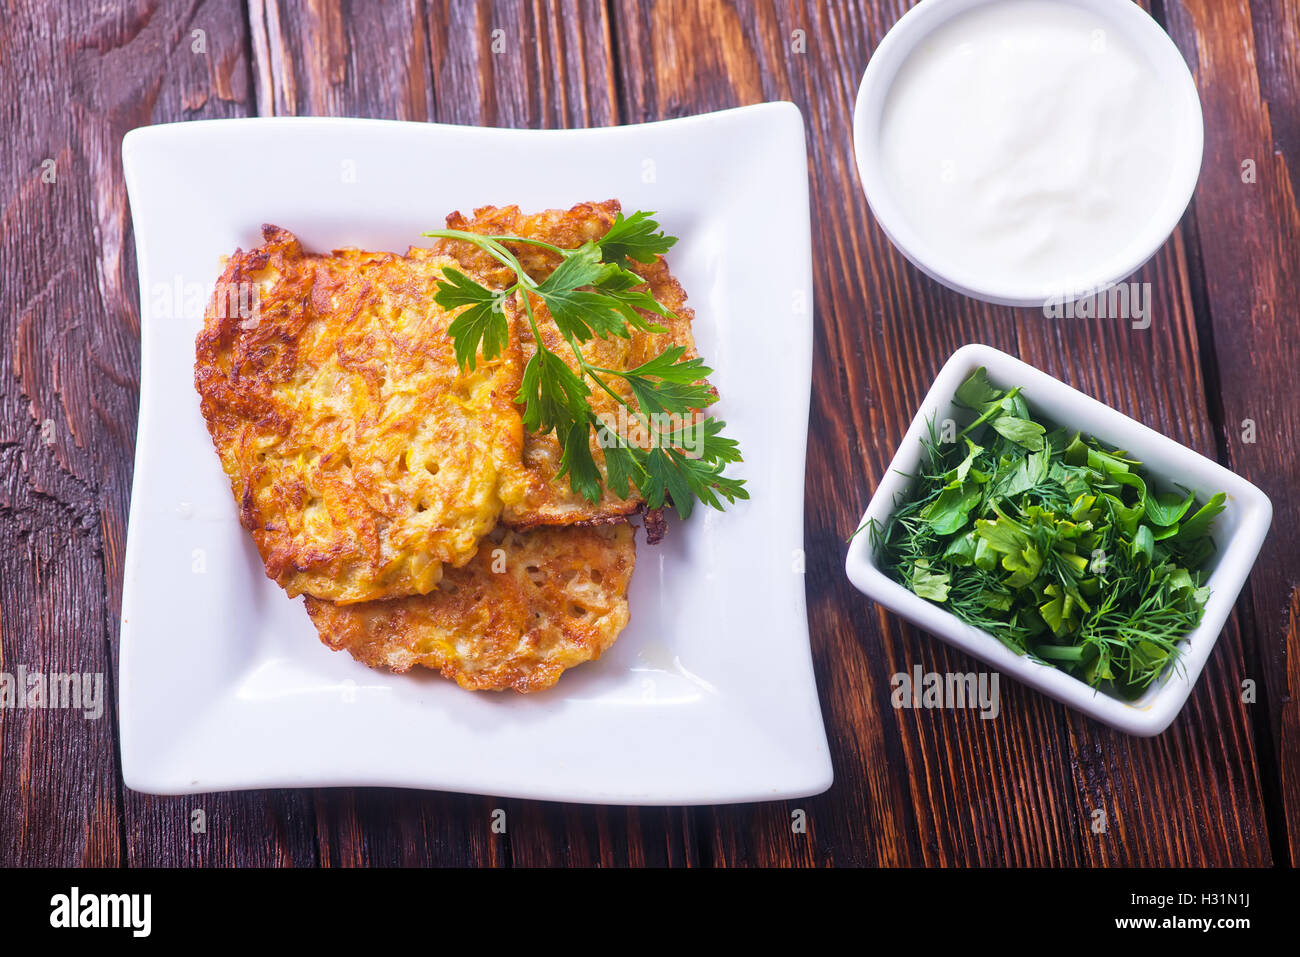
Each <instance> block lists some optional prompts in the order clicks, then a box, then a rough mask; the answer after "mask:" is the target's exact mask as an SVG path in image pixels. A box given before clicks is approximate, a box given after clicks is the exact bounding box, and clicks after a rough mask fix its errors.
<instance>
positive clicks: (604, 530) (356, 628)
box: [306, 522, 636, 691]
mask: <svg viewBox="0 0 1300 957" xmlns="http://www.w3.org/2000/svg"><path fill="white" fill-rule="evenodd" d="M633 535H634V530H633V528H632V526H630V525H628V524H627V523H625V522H622V523H618V524H614V525H602V526H593V527H569V528H558V527H542V528H537V529H534V530H532V531H528V532H516V531H513V530H509V529H506V528H498V529H497V530H496V531H494V532H493V533H492V534H491V535H489V536H488V538H486V539H485V540H484V541H483V545H482V547H481V548H480V549H479V551H478V554H477V555H475V556H474V558H473V559H472V560H471V561H470V562H469V564H467V565H465V566H464V567H462V568H451V569H448V570H447V571H446V573H445V574H444V575H443V578H442V581H441V582H440V583H439V584H438V586H437V587H436V588H435V589H434V590H433V591H431V592H429V593H428V594H426V595H415V596H411V597H407V598H394V599H389V600H387V601H370V602H363V603H361V604H353V605H338V604H334V603H332V602H328V601H321V600H318V599H315V598H310V597H309V598H307V599H306V602H307V612H308V614H310V615H311V618H312V621H313V622H314V623H315V625H316V629H317V631H319V632H320V637H321V641H323V642H324V643H325V644H326V645H328V646H329V647H330V648H333V649H335V650H336V651H340V650H343V649H346V650H347V651H349V652H350V653H351V654H352V656H353V657H354V658H356V659H357V660H358V661H361V662H363V663H365V664H367V665H369V666H370V667H372V668H390V669H392V670H393V671H398V672H403V671H407V670H409V669H410V668H411V667H413V666H415V665H423V666H424V667H426V668H432V669H434V670H435V671H440V672H441V673H442V674H443V676H444V677H447V678H453V679H455V680H456V682H457V683H459V684H460V685H461V687H463V688H469V689H471V690H502V689H505V688H513V689H514V690H515V691H537V690H540V689H542V688H549V687H550V686H551V685H553V684H555V682H556V680H557V679H558V678H559V677H560V674H561V672H563V671H564V670H565V669H566V668H572V667H573V666H574V665H578V664H581V663H582V662H584V661H590V660H592V659H595V658H599V657H600V655H601V653H602V652H604V651H605V649H607V648H608V647H609V646H610V645H611V644H613V643H614V639H615V638H617V637H618V634H619V632H620V631H622V630H623V628H624V626H625V625H626V624H627V622H628V607H627V587H628V582H629V581H630V580H631V577H632V568H633V565H634V564H635V562H636V546H635V541H634V538H633Z"/></svg>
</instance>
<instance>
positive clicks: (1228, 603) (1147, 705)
mask: <svg viewBox="0 0 1300 957" xmlns="http://www.w3.org/2000/svg"><path fill="white" fill-rule="evenodd" d="M980 366H984V367H985V368H986V369H987V370H988V376H989V380H990V381H991V382H992V383H993V384H994V385H995V386H998V387H999V388H1003V389H1009V388H1012V387H1014V386H1022V387H1023V389H1024V397H1025V401H1026V402H1028V404H1029V407H1030V409H1031V410H1032V411H1033V412H1035V413H1036V414H1037V415H1041V416H1044V417H1046V418H1047V419H1048V420H1050V421H1051V422H1053V423H1054V424H1056V425H1059V426H1062V427H1065V428H1068V429H1070V430H1072V431H1073V430H1078V431H1080V432H1084V433H1086V434H1088V435H1092V436H1095V437H1096V438H1097V439H1099V440H1100V441H1102V442H1103V443H1106V444H1108V445H1110V446H1111V447H1113V448H1119V449H1126V450H1127V451H1129V452H1130V453H1132V455H1133V457H1134V458H1136V459H1138V460H1139V461H1140V462H1141V463H1142V466H1143V468H1144V470H1145V471H1146V473H1147V474H1148V475H1149V476H1150V477H1151V478H1152V479H1154V480H1155V483H1156V484H1157V485H1158V486H1160V487H1161V488H1162V490H1166V489H1172V488H1173V486H1174V483H1177V484H1178V485H1180V486H1182V487H1184V488H1186V489H1189V490H1194V491H1195V492H1196V493H1197V496H1198V497H1199V498H1201V499H1205V498H1208V497H1209V496H1211V495H1213V494H1215V493H1216V492H1225V493H1226V494H1227V501H1226V502H1225V503H1224V504H1225V506H1226V508H1225V510H1224V511H1223V512H1222V513H1221V514H1220V515H1219V516H1218V517H1217V518H1216V519H1215V522H1214V528H1213V531H1212V537H1213V539H1214V542H1215V545H1216V546H1217V548H1218V551H1217V554H1216V556H1215V558H1214V563H1215V564H1214V570H1213V572H1212V573H1211V575H1210V579H1209V582H1208V584H1209V586H1210V590H1211V591H1210V598H1209V601H1207V602H1206V605H1205V613H1204V617H1203V618H1202V619H1201V623H1200V625H1199V626H1197V628H1196V629H1195V630H1194V631H1192V632H1191V633H1190V634H1189V635H1188V636H1187V638H1186V639H1185V641H1184V642H1183V644H1182V645H1181V654H1180V656H1179V664H1178V665H1177V666H1171V667H1170V668H1168V669H1166V671H1165V673H1164V674H1163V675H1161V677H1159V678H1157V679H1156V681H1155V682H1153V683H1152V685H1151V687H1149V688H1148V689H1147V690H1146V692H1145V693H1143V695H1142V696H1141V697H1140V698H1138V699H1137V700H1135V701H1124V700H1122V699H1120V698H1118V697H1113V696H1111V695H1109V694H1106V693H1104V692H1101V691H1096V690H1094V689H1093V688H1090V687H1089V686H1088V685H1087V684H1086V683H1084V682H1083V681H1080V680H1079V679H1078V678H1075V677H1073V676H1071V675H1068V674H1066V673H1065V672H1064V671H1061V670H1059V669H1057V668H1054V667H1052V666H1051V665H1047V664H1044V663H1041V662H1038V661H1034V660H1033V659H1032V658H1030V657H1028V656H1027V655H1020V654H1017V653H1016V652H1015V651H1012V650H1011V649H1010V648H1008V647H1007V646H1006V645H1004V644H1003V643H1002V642H1000V641H999V640H998V639H997V638H995V637H994V636H993V635H991V634H989V633H988V632H986V631H983V630H982V629H979V628H975V627H974V626H972V625H968V624H966V623H965V622H962V621H961V620H959V619H958V618H957V617H956V616H954V615H953V614H951V613H950V612H948V611H945V610H944V609H943V606H941V605H937V604H935V603H933V602H930V601H926V600H925V599H924V598H921V597H919V596H917V595H916V594H914V593H913V592H911V591H910V590H909V589H907V588H906V587H904V586H903V585H901V584H899V583H898V582H896V581H894V580H893V579H892V578H890V577H889V576H888V575H886V574H885V573H884V572H883V571H881V569H880V568H879V567H878V566H877V564H876V560H875V555H874V554H873V552H872V548H871V542H870V536H869V535H868V534H867V532H866V530H865V529H864V530H863V531H862V532H860V533H859V534H858V535H856V536H854V538H853V541H852V543H851V544H850V545H849V553H848V559H847V560H846V563H845V570H846V571H847V573H848V576H849V580H850V581H852V582H853V584H854V585H855V586H856V587H857V588H858V590H859V591H861V592H863V593H864V594H866V595H868V596H870V597H871V598H873V599H875V600H876V601H877V602H879V603H880V604H882V605H884V606H885V607H886V608H888V609H890V610H891V611H894V612H896V613H897V614H899V615H901V616H903V617H904V618H906V619H907V620H908V621H910V622H912V623H913V624H914V625H916V626H917V627H919V628H923V629H925V630H926V631H928V632H930V633H931V634H934V635H936V636H938V637H939V638H941V639H943V640H944V641H946V642H948V644H950V645H954V646H956V647H957V648H960V649H961V650H962V651H965V652H967V653H969V654H971V655H973V656H974V657H976V658H978V659H980V660H981V661H983V662H985V663H986V664H989V665H991V666H993V667H995V668H997V669H998V671H999V672H1003V673H1006V674H1009V675H1011V676H1012V677H1015V678H1018V679H1019V680H1020V681H1023V682H1024V683H1025V684H1027V685H1030V686H1032V687H1034V688H1037V689H1038V690H1039V691H1042V692H1043V693H1044V694H1047V695H1049V696H1050V697H1052V698H1055V699H1056V700H1057V701H1060V702H1061V703H1062V704H1065V705H1069V706H1070V707H1072V708H1076V709H1078V710H1079V711H1082V712H1084V713H1085V714H1087V715H1090V716H1091V717H1093V718H1096V719H1097V720H1098V721H1101V722H1104V723H1105V724H1108V725H1110V726H1111V727H1112V728H1117V729H1118V730H1120V731H1125V732H1127V733H1129V734H1134V735H1140V736H1142V737H1149V736H1151V735H1156V734H1159V733H1160V732H1161V731H1164V730H1165V728H1167V727H1169V724H1170V723H1171V722H1172V721H1173V720H1174V718H1175V717H1177V715H1178V712H1179V711H1181V710H1182V707H1183V705H1184V704H1185V703H1186V702H1187V696H1188V695H1189V694H1191V691H1192V686H1193V685H1194V684H1195V683H1196V679H1197V677H1198V676H1199V675H1200V673H1201V669H1202V668H1203V667H1204V666H1205V660H1206V658H1208V657H1209V655H1210V651H1211V649H1213V648H1214V643H1215V642H1216V641H1217V640H1218V638H1219V633H1220V632H1221V631H1222V630H1223V623H1224V622H1225V621H1226V620H1227V618H1228V615H1229V614H1230V613H1231V611H1232V606H1233V603H1234V602H1236V600H1237V595H1238V594H1239V593H1240V592H1241V588H1242V586H1243V585H1244V584H1245V582H1246V576H1247V575H1249V574H1250V569H1251V566H1252V565H1254V563H1255V558H1256V556H1257V555H1258V554H1259V550H1260V547H1261V546H1262V545H1263V544H1264V536H1265V535H1266V534H1268V527H1269V523H1270V522H1271V520H1272V517H1273V505H1272V503H1271V502H1270V501H1269V499H1268V496H1267V495H1265V494H1264V493H1263V492H1261V491H1260V490H1259V489H1258V488H1256V487H1255V486H1254V485H1252V484H1251V483H1249V482H1247V481H1246V480H1245V479H1243V478H1242V477H1241V476H1239V475H1236V474H1235V473H1233V472H1230V471H1228V470H1227V469H1225V468H1224V467H1223V466H1221V465H1219V464H1218V463H1217V462H1212V461H1210V460H1209V459H1207V458H1206V457H1205V456H1203V455H1200V454H1198V453H1196V452H1193V451H1192V450H1191V449H1189V448H1187V447H1186V446H1183V445H1179V444H1178V443H1177V442H1175V441H1173V440H1172V439H1170V438H1167V437H1165V436H1163V435H1161V434H1160V433H1159V432H1155V431H1153V430H1152V429H1149V428H1147V427H1146V426H1145V425H1143V424H1142V423H1140V422H1138V421H1136V420H1134V419H1131V418H1129V417H1128V416H1126V415H1124V414H1123V413H1121V412H1117V411H1116V410H1114V409H1112V408H1110V407H1109V406H1107V405H1103V404H1102V403H1100V402H1098V401H1097V400H1096V399H1093V398H1091V397H1089V396H1087V395H1084V394H1083V393H1082V392H1079V391H1077V390H1076V389H1072V388H1070V387H1069V386H1068V385H1066V384H1065V383H1064V382H1061V381H1060V380H1059V379H1054V378H1052V377H1051V376H1049V375H1047V374H1046V373H1045V372H1040V371H1039V370H1038V369H1035V368H1034V367H1033V366H1030V365H1026V364H1025V363H1023V362H1021V361H1020V360H1019V359H1016V358H1013V357H1012V356H1009V355H1007V354H1006V353H1005V352H999V351H998V350H997V349H993V348H990V347H989V346H985V345H968V346H963V347H962V348H960V349H958V350H957V351H956V352H955V353H953V355H952V358H950V359H949V360H948V361H947V362H946V363H944V366H943V368H942V369H941V370H939V375H938V377H937V378H936V379H935V380H934V385H933V386H932V387H931V388H930V391H929V393H928V394H927V395H926V397H925V401H924V402H923V403H922V404H921V408H920V410H919V411H918V412H917V414H916V417H915V418H914V419H913V420H912V424H911V426H910V427H909V428H908V430H907V434H906V435H904V436H903V441H902V443H901V444H900V445H899V447H898V452H897V453H896V454H895V455H894V459H893V461H892V462H890V464H889V470H888V471H887V472H886V473H885V476H884V478H882V479H881V481H880V485H879V487H878V488H877V489H876V493H875V495H873V496H872V498H871V504H870V505H868V506H867V511H866V514H865V515H863V517H862V522H863V524H864V525H865V524H866V523H867V522H868V521H870V520H871V519H875V520H876V521H877V522H879V523H881V524H884V522H885V521H886V520H887V519H888V518H889V516H890V515H891V514H893V511H894V508H895V505H896V503H898V502H900V501H901V500H902V499H903V498H904V496H905V495H906V494H907V492H908V490H909V489H910V487H911V484H912V480H911V476H912V475H915V474H916V471H917V468H918V467H919V465H920V462H921V455H922V439H923V438H925V437H926V436H927V434H928V431H927V426H926V422H927V420H929V421H935V422H942V421H943V420H944V419H947V418H953V419H958V418H959V416H960V414H961V412H960V410H959V409H958V407H957V406H956V405H955V404H954V402H953V396H954V394H955V393H956V391H957V387H958V386H960V385H961V383H962V382H963V381H965V379H966V377H967V376H969V375H970V374H971V373H972V372H974V371H975V370H976V369H978V368H979V367H980Z"/></svg>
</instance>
